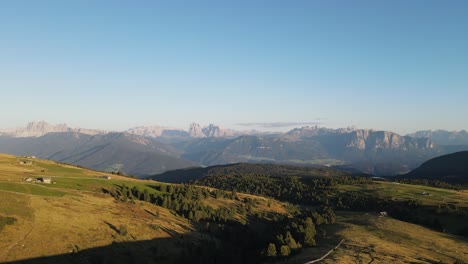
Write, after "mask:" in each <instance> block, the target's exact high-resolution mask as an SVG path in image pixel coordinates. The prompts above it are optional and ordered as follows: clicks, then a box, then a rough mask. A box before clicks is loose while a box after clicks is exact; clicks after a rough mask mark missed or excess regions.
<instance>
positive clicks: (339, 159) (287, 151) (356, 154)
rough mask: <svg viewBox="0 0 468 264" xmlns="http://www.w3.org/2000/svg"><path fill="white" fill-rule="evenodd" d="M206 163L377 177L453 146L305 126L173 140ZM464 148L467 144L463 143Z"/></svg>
mask: <svg viewBox="0 0 468 264" xmlns="http://www.w3.org/2000/svg"><path fill="white" fill-rule="evenodd" d="M172 146H174V147H175V148H177V149H180V150H183V151H184V154H183V155H182V156H181V157H183V158H185V159H188V160H192V161H195V162H197V163H199V164H203V165H206V166H211V165H218V164H229V163H236V162H254V163H258V162H261V163H284V164H295V165H323V166H348V165H350V164H351V167H353V168H356V169H359V170H360V171H362V172H365V173H370V174H376V175H393V174H397V173H402V172H408V171H409V170H411V169H412V168H415V167H417V166H419V165H420V164H421V163H422V162H424V161H426V160H427V159H429V158H432V157H436V156H439V155H442V154H446V153H448V152H450V151H452V150H453V147H450V148H447V147H444V146H439V145H436V144H434V143H432V141H430V140H429V139H427V138H421V139H419V138H412V137H408V136H400V135H398V134H396V133H392V132H386V131H373V130H363V129H336V130H335V129H326V128H316V127H305V128H299V129H294V130H292V131H290V132H287V133H284V134H279V135H262V136H258V135H252V136H239V137H236V138H233V139H222V138H215V139H213V138H203V139H198V140H191V141H185V142H179V143H175V144H172ZM460 148H463V147H460Z"/></svg>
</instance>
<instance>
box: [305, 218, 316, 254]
mask: <svg viewBox="0 0 468 264" xmlns="http://www.w3.org/2000/svg"><path fill="white" fill-rule="evenodd" d="M305 225H306V226H305V236H304V245H306V246H309V247H311V246H315V245H316V243H315V239H314V237H315V235H316V233H317V230H315V225H314V223H313V222H312V218H310V217H307V219H306V221H305Z"/></svg>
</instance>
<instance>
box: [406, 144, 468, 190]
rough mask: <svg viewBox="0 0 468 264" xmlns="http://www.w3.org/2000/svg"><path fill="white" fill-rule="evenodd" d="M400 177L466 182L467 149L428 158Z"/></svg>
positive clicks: (467, 178) (467, 180) (467, 179)
mask: <svg viewBox="0 0 468 264" xmlns="http://www.w3.org/2000/svg"><path fill="white" fill-rule="evenodd" d="M402 177H404V178H410V179H427V180H438V181H445V182H449V183H455V184H468V151H462V152H457V153H453V154H448V155H444V156H440V157H437V158H434V159H431V160H428V161H426V162H424V163H423V164H422V165H421V166H419V167H418V168H416V169H414V170H412V171H411V172H409V173H407V174H404V175H402Z"/></svg>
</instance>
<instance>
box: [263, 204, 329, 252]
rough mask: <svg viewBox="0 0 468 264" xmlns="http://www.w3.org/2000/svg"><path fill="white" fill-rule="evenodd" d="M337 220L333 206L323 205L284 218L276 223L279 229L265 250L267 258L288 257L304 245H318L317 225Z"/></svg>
mask: <svg viewBox="0 0 468 264" xmlns="http://www.w3.org/2000/svg"><path fill="white" fill-rule="evenodd" d="M335 220H336V216H335V213H334V211H333V209H332V208H331V207H328V206H321V207H319V208H318V209H317V210H316V211H314V212H311V211H303V212H301V213H300V214H299V215H297V216H296V217H294V218H283V219H280V220H279V221H277V222H276V223H274V224H275V225H276V226H275V228H274V230H278V231H279V232H278V231H277V232H276V233H275V234H274V236H273V239H272V240H271V241H269V242H268V243H267V246H266V248H265V250H264V252H263V255H264V256H265V257H267V258H270V259H272V258H276V257H288V256H289V255H290V254H292V253H296V252H298V251H300V249H301V248H302V247H313V246H315V245H316V242H315V236H316V235H317V229H316V226H319V225H322V224H332V223H334V222H335Z"/></svg>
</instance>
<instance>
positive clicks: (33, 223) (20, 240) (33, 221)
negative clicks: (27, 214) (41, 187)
mask: <svg viewBox="0 0 468 264" xmlns="http://www.w3.org/2000/svg"><path fill="white" fill-rule="evenodd" d="M31 198H32V195H29V205H28V206H29V208H31V210H32V226H31V229H30V230H29V231H28V233H26V235H24V236H23V237H22V238H20V239H19V240H18V241H16V242H15V243H13V244H12V245H11V246H10V247H9V248H8V249H7V251H6V252H5V253H4V254H3V256H2V257H1V258H0V259H1V260H2V261H3V260H5V258H6V257H7V256H8V254H10V251H11V250H12V249H13V248H14V247H16V246H17V245H18V244H20V243H22V242H23V241H24V240H26V238H28V236H29V235H30V234H31V232H32V231H33V229H34V227H35V226H36V215H35V214H34V210H33V209H32V206H31Z"/></svg>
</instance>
